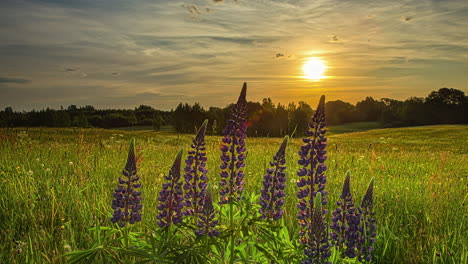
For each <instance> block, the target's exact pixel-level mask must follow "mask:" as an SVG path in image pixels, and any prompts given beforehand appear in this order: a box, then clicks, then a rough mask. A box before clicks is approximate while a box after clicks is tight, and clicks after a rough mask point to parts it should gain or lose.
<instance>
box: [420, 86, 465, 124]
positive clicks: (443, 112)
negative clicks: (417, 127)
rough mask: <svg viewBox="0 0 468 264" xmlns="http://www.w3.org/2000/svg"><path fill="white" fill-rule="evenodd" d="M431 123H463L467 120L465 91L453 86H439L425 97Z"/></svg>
mask: <svg viewBox="0 0 468 264" xmlns="http://www.w3.org/2000/svg"><path fill="white" fill-rule="evenodd" d="M426 104H427V105H428V108H430V109H431V114H432V117H433V122H432V123H463V122H466V121H467V117H466V116H467V115H468V102H467V101H466V97H465V93H464V92H463V91H460V90H457V89H454V88H445V87H444V88H440V89H439V90H438V91H432V92H431V93H429V95H428V96H427V98H426Z"/></svg>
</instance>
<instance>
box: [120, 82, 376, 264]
mask: <svg viewBox="0 0 468 264" xmlns="http://www.w3.org/2000/svg"><path fill="white" fill-rule="evenodd" d="M206 127H207V121H205V122H204V123H203V125H202V126H201V127H200V129H199V131H198V133H197V135H196V136H195V138H194V139H193V144H192V145H191V148H192V149H191V150H190V151H189V152H188V154H189V155H188V157H187V160H186V167H185V170H184V172H185V173H184V178H185V184H184V185H183V184H182V182H181V174H180V169H181V160H182V151H180V152H179V154H178V155H177V157H176V159H175V161H174V164H173V166H172V168H171V169H170V171H169V174H168V175H167V176H165V179H166V180H167V182H166V183H164V184H163V186H162V190H161V191H160V196H159V201H160V204H159V206H158V209H159V210H160V213H159V214H158V216H157V218H158V224H159V225H160V226H161V227H168V226H170V225H171V224H178V223H180V222H182V217H183V215H191V214H193V213H196V225H197V227H198V229H197V230H196V231H195V234H196V235H197V236H204V235H207V236H210V237H212V236H217V235H219V231H218V230H217V229H216V226H217V224H218V220H217V219H216V215H215V209H214V207H213V200H212V199H213V198H212V194H211V191H210V190H208V189H207V169H206V162H207V156H206V148H205V133H206ZM325 127H326V123H325V97H324V96H322V97H321V98H320V102H319V105H318V107H317V111H316V112H315V114H314V116H313V118H312V122H311V123H309V129H308V131H307V133H308V135H309V137H307V138H304V139H303V142H304V145H302V146H301V148H300V151H299V155H300V159H299V161H298V163H299V165H301V168H300V169H299V170H298V172H297V175H298V176H299V177H300V179H299V180H298V182H297V186H298V187H299V190H298V192H297V197H298V198H299V203H298V205H297V207H298V208H299V209H300V211H299V214H298V219H299V223H300V226H301V231H300V233H299V235H300V237H301V238H300V242H301V243H302V244H303V245H304V253H305V255H306V259H305V260H303V261H302V262H301V263H303V264H309V263H329V262H328V259H329V257H330V255H331V253H330V243H329V236H328V230H327V224H326V222H325V215H326V214H327V210H325V209H324V205H326V204H327V199H326V196H327V194H328V192H327V191H325V184H326V176H325V174H324V172H325V171H326V170H327V167H326V166H325V164H324V162H325V160H326V156H325V154H326V151H325V147H326V141H327V139H326V138H325V133H326V129H325ZM246 129H247V101H246V84H245V83H244V86H243V88H242V91H241V94H240V96H239V99H238V101H237V103H236V104H235V105H234V107H233V109H232V114H231V118H230V119H229V120H228V121H227V125H226V128H225V129H224V131H223V135H224V136H223V139H222V143H223V144H222V146H221V151H222V154H221V161H222V164H221V166H220V168H221V174H220V176H221V182H220V189H221V191H220V195H221V201H220V204H225V203H229V202H230V201H234V200H236V199H239V198H240V197H241V193H242V191H243V188H244V173H243V170H242V168H243V167H244V166H245V163H244V160H245V158H246V156H245V151H246V148H245V139H246ZM287 143H288V137H287V136H286V137H285V139H284V140H283V142H282V144H281V146H280V148H279V150H278V152H277V153H276V155H275V156H274V157H273V161H272V162H270V166H272V168H268V169H267V170H266V174H265V175H264V180H263V182H262V184H263V188H262V190H261V197H260V206H261V208H260V213H261V215H262V218H263V219H268V220H278V219H280V218H281V217H282V216H283V211H282V210H281V209H282V206H283V205H284V197H285V192H284V190H285V187H286V184H285V182H286V174H285V169H286V167H285V162H286V158H285V156H286V155H285V152H286V146H287ZM123 175H124V176H125V177H126V178H119V185H118V188H116V189H115V193H114V198H115V199H114V201H113V202H112V208H113V209H114V210H115V211H114V216H113V217H112V218H111V221H112V222H114V223H117V222H118V223H119V225H120V226H122V227H123V226H125V224H126V223H131V224H133V223H135V222H137V221H140V220H141V214H140V210H141V208H142V206H141V203H140V201H141V198H140V195H141V192H139V191H136V190H135V189H138V188H140V187H141V184H139V183H138V181H139V176H138V175H137V158H136V157H135V147H134V140H132V141H131V144H130V151H129V154H128V160H127V164H126V166H125V169H124V171H123ZM373 185H374V181H373V180H372V181H371V183H370V185H369V187H368V189H367V192H366V195H365V197H364V199H363V201H362V203H361V206H360V207H359V208H355V206H354V204H353V198H352V194H351V190H350V176H349V173H348V174H347V176H346V179H345V182H344V184H343V190H342V194H341V196H340V199H341V200H340V201H338V202H337V205H338V208H337V209H336V210H335V212H333V217H332V224H331V225H330V229H331V233H330V238H331V239H332V242H333V244H334V245H335V246H337V248H338V250H340V251H342V249H343V248H344V249H345V250H344V255H346V256H347V257H350V258H354V257H356V256H357V257H358V260H359V261H361V262H363V261H370V259H371V256H372V252H373V251H374V248H373V246H372V245H373V243H374V242H375V236H376V234H375V231H376V225H375V223H376V221H375V217H374V214H375V213H374V211H373ZM184 190H185V192H184ZM184 193H185V196H184ZM231 205H232V203H231ZM184 207H187V210H185V211H184V210H183V209H184ZM230 217H231V227H232V225H233V221H232V207H231V216H230ZM233 239H234V237H231V250H234V248H233V245H234V242H233ZM233 256H234V255H232V256H231V263H233V262H234V257H233Z"/></svg>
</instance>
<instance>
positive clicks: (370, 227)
mask: <svg viewBox="0 0 468 264" xmlns="http://www.w3.org/2000/svg"><path fill="white" fill-rule="evenodd" d="M373 196H374V178H372V180H371V182H370V183H369V187H368V188H367V191H366V194H365V195H364V198H363V199H362V202H361V206H360V207H359V213H360V215H361V223H360V226H359V234H360V235H359V239H358V245H357V249H358V260H359V261H360V262H364V261H367V262H370V261H371V259H372V252H374V250H375V249H374V247H373V246H372V245H373V244H374V242H375V236H376V233H375V231H376V219H375V212H374V197H373Z"/></svg>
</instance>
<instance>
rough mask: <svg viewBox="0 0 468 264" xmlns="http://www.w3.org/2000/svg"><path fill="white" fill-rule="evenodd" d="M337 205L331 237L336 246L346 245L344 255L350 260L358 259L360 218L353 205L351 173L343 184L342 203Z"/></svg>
mask: <svg viewBox="0 0 468 264" xmlns="http://www.w3.org/2000/svg"><path fill="white" fill-rule="evenodd" d="M336 204H337V205H338V208H336V210H335V211H334V212H333V217H332V224H331V225H330V228H331V229H332V232H331V233H330V237H331V238H332V240H333V241H334V244H335V245H336V246H338V247H340V248H341V247H343V245H346V250H345V252H344V254H345V255H346V256H347V257H349V258H354V257H356V250H355V249H356V243H357V239H358V236H359V232H358V226H359V223H360V218H359V213H358V212H357V209H356V208H355V207H354V204H353V196H352V194H351V188H350V172H349V171H348V172H347V174H346V179H345V181H344V183H343V190H342V192H341V196H340V201H337V202H336Z"/></svg>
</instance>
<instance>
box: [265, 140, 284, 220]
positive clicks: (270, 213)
mask: <svg viewBox="0 0 468 264" xmlns="http://www.w3.org/2000/svg"><path fill="white" fill-rule="evenodd" d="M288 140H289V137H288V136H286V137H284V140H283V143H282V144H281V146H280V148H279V150H278V152H277V153H276V155H275V156H274V157H273V161H272V162H270V166H272V167H273V168H268V169H267V170H266V174H265V175H264V176H263V182H262V183H263V188H262V190H261V196H260V206H261V208H260V214H262V218H263V219H270V220H271V219H273V220H278V219H280V218H281V217H282V216H283V211H282V210H281V206H283V205H284V196H285V193H284V189H285V188H286V174H285V172H284V171H285V170H286V166H284V164H285V163H286V146H287V144H288Z"/></svg>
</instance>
